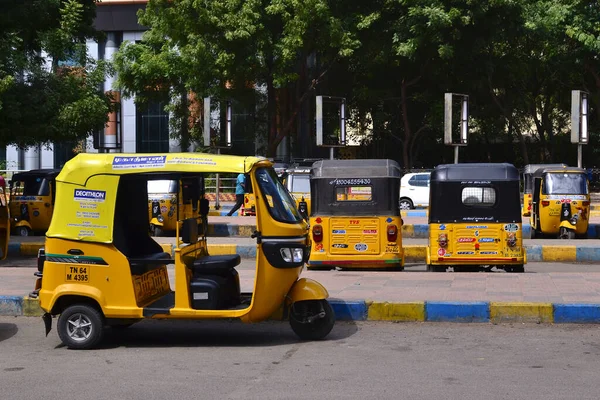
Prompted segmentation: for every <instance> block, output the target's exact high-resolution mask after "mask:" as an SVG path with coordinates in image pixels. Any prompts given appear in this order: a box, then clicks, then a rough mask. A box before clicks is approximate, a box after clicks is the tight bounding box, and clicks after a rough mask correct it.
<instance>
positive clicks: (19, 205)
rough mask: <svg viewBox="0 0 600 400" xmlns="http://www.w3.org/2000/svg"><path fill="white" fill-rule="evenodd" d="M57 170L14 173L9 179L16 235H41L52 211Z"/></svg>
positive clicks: (47, 224) (11, 211)
mask: <svg viewBox="0 0 600 400" xmlns="http://www.w3.org/2000/svg"><path fill="white" fill-rule="evenodd" d="M59 172H60V170H59V169H33V170H31V171H27V172H20V173H16V174H14V175H13V176H12V179H11V181H10V202H9V204H10V214H11V216H12V220H13V221H12V229H13V231H14V233H15V234H16V235H18V236H29V235H31V234H35V233H38V234H44V233H45V232H46V230H48V227H49V226H50V220H51V219H52V213H53V212H54V198H55V187H54V185H55V181H54V180H55V178H56V176H57V175H58V173H59Z"/></svg>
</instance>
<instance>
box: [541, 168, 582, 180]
mask: <svg viewBox="0 0 600 400" xmlns="http://www.w3.org/2000/svg"><path fill="white" fill-rule="evenodd" d="M545 173H576V174H587V171H586V170H585V169H583V168H578V167H568V166H566V165H565V166H564V167H562V168H561V167H548V168H540V169H537V170H535V171H534V172H533V174H532V175H533V177H534V178H539V177H541V176H542V175H543V174H545Z"/></svg>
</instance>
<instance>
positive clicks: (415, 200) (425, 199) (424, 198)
mask: <svg viewBox="0 0 600 400" xmlns="http://www.w3.org/2000/svg"><path fill="white" fill-rule="evenodd" d="M430 176H431V173H430V172H417V173H412V174H406V175H404V176H403V177H402V179H401V180H400V204H399V205H400V209H401V210H410V209H413V208H415V207H429V178H430Z"/></svg>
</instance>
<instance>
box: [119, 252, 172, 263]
mask: <svg viewBox="0 0 600 400" xmlns="http://www.w3.org/2000/svg"><path fill="white" fill-rule="evenodd" d="M166 261H171V255H170V254H169V253H165V252H161V253H153V254H147V255H144V256H138V257H130V258H129V263H130V264H169V263H168V262H166Z"/></svg>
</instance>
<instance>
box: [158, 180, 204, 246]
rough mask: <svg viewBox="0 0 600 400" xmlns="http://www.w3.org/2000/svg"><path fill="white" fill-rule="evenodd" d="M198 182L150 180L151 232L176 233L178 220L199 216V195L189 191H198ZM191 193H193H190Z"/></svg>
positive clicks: (159, 233)
mask: <svg viewBox="0 0 600 400" xmlns="http://www.w3.org/2000/svg"><path fill="white" fill-rule="evenodd" d="M196 186H197V182H195V181H187V180H186V179H185V178H184V179H182V180H181V184H180V181H178V180H174V179H171V180H164V179H161V180H148V213H149V215H150V232H151V233H152V235H153V236H162V235H163V234H165V233H174V232H175V231H176V229H177V223H178V222H177V221H183V220H185V219H187V218H193V217H196V216H198V201H199V196H195V197H194V196H192V195H188V194H187V192H198V190H199V188H197V187H196ZM190 194H191V193H190Z"/></svg>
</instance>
